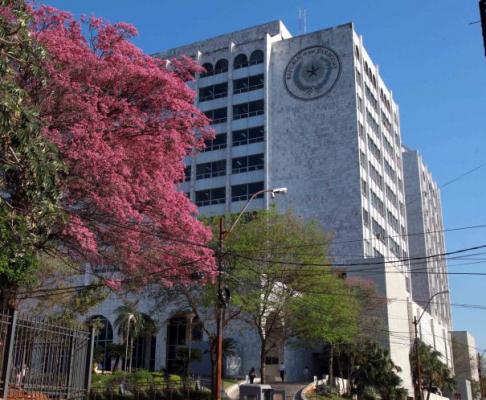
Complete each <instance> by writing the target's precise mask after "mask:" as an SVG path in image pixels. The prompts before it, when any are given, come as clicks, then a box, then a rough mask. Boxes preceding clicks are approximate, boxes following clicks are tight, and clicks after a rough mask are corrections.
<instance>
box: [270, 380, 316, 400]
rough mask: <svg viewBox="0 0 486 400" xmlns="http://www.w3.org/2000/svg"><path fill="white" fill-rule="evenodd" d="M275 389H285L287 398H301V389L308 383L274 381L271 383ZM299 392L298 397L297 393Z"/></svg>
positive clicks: (298, 399) (296, 399)
mask: <svg viewBox="0 0 486 400" xmlns="http://www.w3.org/2000/svg"><path fill="white" fill-rule="evenodd" d="M270 385H271V386H272V387H273V388H275V389H280V390H281V389H283V390H285V398H286V400H294V399H295V400H300V399H301V397H300V391H301V390H302V389H303V388H304V387H305V386H307V385H308V383H304V382H284V383H282V382H274V383H271V384H270ZM296 394H298V396H297V397H296V396H295V395H296Z"/></svg>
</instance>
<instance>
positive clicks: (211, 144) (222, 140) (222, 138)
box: [203, 133, 227, 152]
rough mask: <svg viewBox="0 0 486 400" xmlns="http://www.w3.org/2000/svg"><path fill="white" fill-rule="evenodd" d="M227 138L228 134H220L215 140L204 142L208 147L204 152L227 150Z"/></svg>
mask: <svg viewBox="0 0 486 400" xmlns="http://www.w3.org/2000/svg"><path fill="white" fill-rule="evenodd" d="M226 136H227V135H226V133H220V134H218V135H216V137H215V138H214V139H213V140H206V141H205V142H204V144H205V145H206V147H205V148H204V149H203V152H205V151H212V150H221V149H226Z"/></svg>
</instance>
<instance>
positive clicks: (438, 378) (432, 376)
mask: <svg viewBox="0 0 486 400" xmlns="http://www.w3.org/2000/svg"><path fill="white" fill-rule="evenodd" d="M419 355H420V370H421V375H422V382H420V384H421V386H422V387H426V388H427V392H428V394H427V400H429V398H430V393H431V392H432V390H431V389H432V387H433V386H437V387H438V388H440V389H441V390H442V391H444V390H445V389H447V390H450V391H452V390H454V388H455V386H456V381H455V379H454V378H453V376H452V372H451V370H450V369H449V367H448V366H447V365H446V364H444V363H443V362H442V361H441V358H442V354H441V353H440V351H437V350H435V349H434V348H433V347H432V346H430V345H428V344H426V343H424V342H423V341H421V340H419ZM410 362H411V364H412V370H413V371H417V356H416V352H415V346H414V347H413V349H412V352H411V353H410ZM415 380H417V377H415Z"/></svg>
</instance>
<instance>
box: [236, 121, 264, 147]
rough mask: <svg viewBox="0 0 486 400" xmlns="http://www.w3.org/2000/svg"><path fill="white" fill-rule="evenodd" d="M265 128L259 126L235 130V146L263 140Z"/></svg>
mask: <svg viewBox="0 0 486 400" xmlns="http://www.w3.org/2000/svg"><path fill="white" fill-rule="evenodd" d="M263 138H264V128H263V126H257V127H255V128H249V129H243V130H241V131H234V132H233V146H241V145H244V144H250V143H257V142H263Z"/></svg>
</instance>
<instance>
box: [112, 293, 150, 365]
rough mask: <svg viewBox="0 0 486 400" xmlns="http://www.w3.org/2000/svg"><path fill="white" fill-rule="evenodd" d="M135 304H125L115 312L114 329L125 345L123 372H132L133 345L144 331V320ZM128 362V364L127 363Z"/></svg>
mask: <svg viewBox="0 0 486 400" xmlns="http://www.w3.org/2000/svg"><path fill="white" fill-rule="evenodd" d="M137 304H138V303H135V304H128V303H127V304H125V305H123V306H120V307H118V308H117V309H116V310H115V313H116V314H117V317H116V320H115V327H117V328H118V334H119V335H120V336H121V337H122V338H123V343H124V344H125V370H127V365H129V366H128V371H129V372H132V358H133V354H132V353H133V343H134V341H135V338H137V337H138V336H139V335H140V334H142V332H144V330H145V323H146V318H145V317H144V315H143V314H142V313H141V312H140V311H138V310H137ZM129 346H130V354H128V347H129ZM128 360H130V362H129V363H128Z"/></svg>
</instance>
